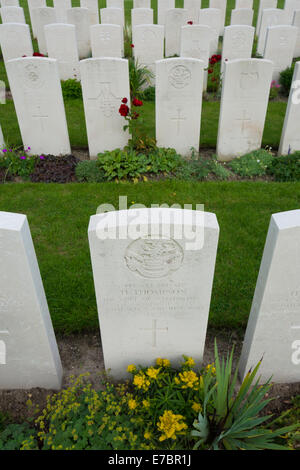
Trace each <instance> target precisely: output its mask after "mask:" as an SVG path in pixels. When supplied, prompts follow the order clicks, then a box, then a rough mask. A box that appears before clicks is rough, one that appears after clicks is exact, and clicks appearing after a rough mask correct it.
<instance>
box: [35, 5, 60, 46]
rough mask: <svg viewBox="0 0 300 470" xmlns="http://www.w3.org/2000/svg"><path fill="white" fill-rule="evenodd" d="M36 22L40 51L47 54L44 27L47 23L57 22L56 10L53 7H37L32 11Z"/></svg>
mask: <svg viewBox="0 0 300 470" xmlns="http://www.w3.org/2000/svg"><path fill="white" fill-rule="evenodd" d="M32 14H33V15H34V18H35V24H36V37H37V41H38V46H39V51H40V53H41V54H44V55H45V54H47V52H48V51H47V44H46V36H45V30H44V27H45V26H46V25H47V24H53V23H56V11H55V9H54V8H52V7H41V8H35V9H34V10H33V11H32Z"/></svg>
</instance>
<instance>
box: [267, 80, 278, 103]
mask: <svg viewBox="0 0 300 470" xmlns="http://www.w3.org/2000/svg"><path fill="white" fill-rule="evenodd" d="M279 91H280V85H279V83H277V82H276V80H272V82H271V88H270V95H269V100H275V99H276V98H277V97H278V95H279Z"/></svg>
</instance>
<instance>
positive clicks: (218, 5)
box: [209, 0, 227, 36]
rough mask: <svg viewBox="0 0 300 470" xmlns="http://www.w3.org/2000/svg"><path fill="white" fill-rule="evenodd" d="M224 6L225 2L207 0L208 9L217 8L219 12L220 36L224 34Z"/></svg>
mask: <svg viewBox="0 0 300 470" xmlns="http://www.w3.org/2000/svg"><path fill="white" fill-rule="evenodd" d="M226 5H227V0H209V7H210V8H218V9H219V10H221V21H220V36H223V32H224V26H225V17H226Z"/></svg>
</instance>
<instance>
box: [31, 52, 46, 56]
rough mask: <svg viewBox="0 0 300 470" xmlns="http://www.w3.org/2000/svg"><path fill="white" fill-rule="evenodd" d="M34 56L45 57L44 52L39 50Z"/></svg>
mask: <svg viewBox="0 0 300 470" xmlns="http://www.w3.org/2000/svg"><path fill="white" fill-rule="evenodd" d="M33 57H45V56H44V54H40V53H39V52H34V53H33Z"/></svg>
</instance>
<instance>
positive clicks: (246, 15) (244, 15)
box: [230, 8, 254, 26]
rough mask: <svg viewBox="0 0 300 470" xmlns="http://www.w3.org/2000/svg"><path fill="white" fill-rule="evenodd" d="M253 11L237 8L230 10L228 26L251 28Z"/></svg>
mask: <svg viewBox="0 0 300 470" xmlns="http://www.w3.org/2000/svg"><path fill="white" fill-rule="evenodd" d="M253 13H254V10H252V9H250V8H239V9H236V10H231V20H230V24H232V25H234V24H238V25H243V24H244V25H247V26H252V21H253Z"/></svg>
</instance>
